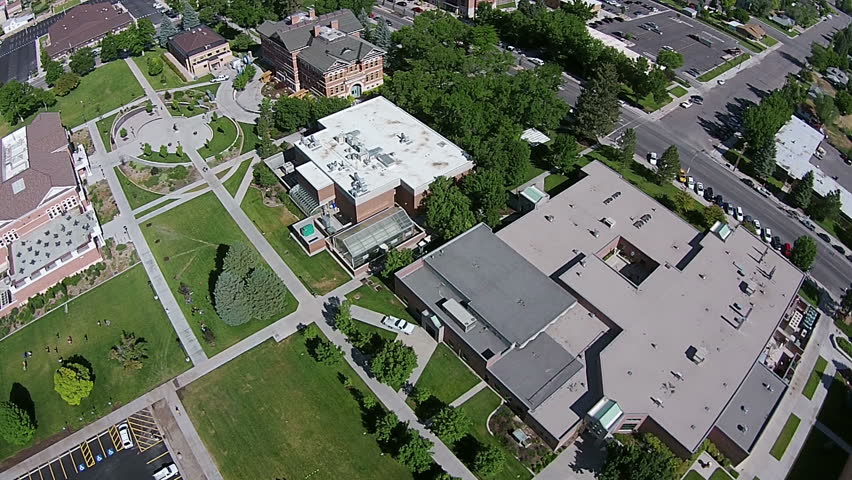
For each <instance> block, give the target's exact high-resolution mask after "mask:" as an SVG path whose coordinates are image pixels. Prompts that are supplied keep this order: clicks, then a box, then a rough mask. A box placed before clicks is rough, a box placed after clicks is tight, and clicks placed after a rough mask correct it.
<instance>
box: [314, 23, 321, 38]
mask: <svg viewBox="0 0 852 480" xmlns="http://www.w3.org/2000/svg"><path fill="white" fill-rule="evenodd" d="M321 29H322V26H321V25H314V36H315V37H319V35H320V31H321Z"/></svg>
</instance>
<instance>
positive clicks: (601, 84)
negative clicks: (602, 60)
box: [574, 63, 620, 140]
mask: <svg viewBox="0 0 852 480" xmlns="http://www.w3.org/2000/svg"><path fill="white" fill-rule="evenodd" d="M619 91H620V87H619V85H618V74H617V73H616V70H615V67H614V66H613V65H612V64H608V63H607V64H604V65H603V66H601V67H600V68H599V69H598V70H597V71H596V72H595V74H594V76H593V77H592V79H591V80H590V81H589V83H588V86H587V87H586V88H585V89H583V92H582V93H581V94H580V98H578V99H577V107H576V109H575V111H574V130H575V131H576V132H577V134H578V135H580V136H582V137H584V138H588V139H591V140H596V139H597V138H598V137H599V136H601V135H605V134H607V133H609V132H611V131H612V129H613V127H614V126H615V122H617V121H618V115H619V110H618V107H619V105H618V92H619Z"/></svg>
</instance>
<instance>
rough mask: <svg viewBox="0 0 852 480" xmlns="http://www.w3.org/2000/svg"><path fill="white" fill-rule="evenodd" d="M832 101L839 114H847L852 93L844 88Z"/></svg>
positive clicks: (851, 101) (851, 110) (849, 109)
mask: <svg viewBox="0 0 852 480" xmlns="http://www.w3.org/2000/svg"><path fill="white" fill-rule="evenodd" d="M850 1H852V0H850ZM834 103H836V104H837V109H838V110H840V113H841V114H843V115H849V114H850V113H852V93H849V92H847V91H846V90H841V91H839V92H837V96H835V97H834Z"/></svg>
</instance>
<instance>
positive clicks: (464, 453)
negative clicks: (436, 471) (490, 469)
mask: <svg viewBox="0 0 852 480" xmlns="http://www.w3.org/2000/svg"><path fill="white" fill-rule="evenodd" d="M482 447H483V445H482V442H480V441H479V440H477V439H476V437H474V436H473V435H470V434H467V435H465V436H464V437H462V438H461V439H460V440H459V441H457V442H456V443H455V444H453V446H452V450H453V453H455V454H456V456H457V457H458V458H459V460H461V462H462V463H464V464H465V465H473V461H474V459H475V458H476V454H477V453H479V451H480V450H482Z"/></svg>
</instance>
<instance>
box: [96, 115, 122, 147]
mask: <svg viewBox="0 0 852 480" xmlns="http://www.w3.org/2000/svg"><path fill="white" fill-rule="evenodd" d="M117 116H118V114H117V113H116V114H113V115H110V116H109V117H107V118H102V119H100V120H98V121H97V122H96V125H97V126H98V132H99V133H100V134H101V141H102V142H104V148H106V151H107V152H109V151H111V150H112V145H111V143H110V135H109V129H110V128H111V127H112V123H113V122H114V121H115V117H117Z"/></svg>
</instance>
